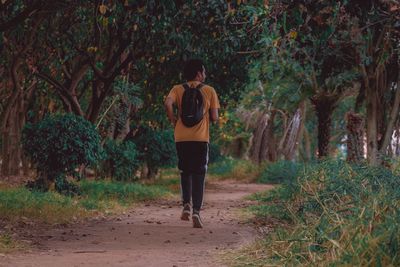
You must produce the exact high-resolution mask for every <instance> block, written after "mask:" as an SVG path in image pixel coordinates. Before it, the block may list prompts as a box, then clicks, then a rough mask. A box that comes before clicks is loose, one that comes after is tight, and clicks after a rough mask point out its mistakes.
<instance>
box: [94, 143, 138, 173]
mask: <svg viewBox="0 0 400 267" xmlns="http://www.w3.org/2000/svg"><path fill="white" fill-rule="evenodd" d="M104 152H105V154H106V156H105V158H104V162H103V163H102V164H101V167H100V168H101V173H102V174H101V175H102V176H107V175H109V176H110V177H111V178H114V179H116V180H118V181H127V180H132V179H135V178H137V177H136V171H137V170H138V168H139V160H138V157H139V153H138V150H137V148H136V145H135V144H134V143H133V142H131V141H125V142H118V141H116V140H111V139H107V140H106V142H105V144H104Z"/></svg>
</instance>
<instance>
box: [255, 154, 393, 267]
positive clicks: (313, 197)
mask: <svg viewBox="0 0 400 267" xmlns="http://www.w3.org/2000/svg"><path fill="white" fill-rule="evenodd" d="M399 188H400V177H399V176H397V175H395V174H393V173H392V172H391V171H390V170H388V169H384V168H372V167H368V166H363V165H358V166H355V165H349V164H346V163H345V162H335V161H327V162H322V163H320V164H314V165H311V166H310V167H308V168H305V171H304V173H300V174H299V177H298V179H296V180H295V181H294V182H293V181H291V182H289V181H285V182H284V183H283V185H282V186H280V187H278V188H277V189H276V190H274V191H271V192H270V193H269V194H267V195H266V196H265V195H264V196H263V195H258V196H257V198H258V199H259V200H260V202H261V203H260V204H261V207H259V208H254V210H256V214H257V215H258V216H259V220H261V221H265V220H268V221H271V219H272V220H273V219H274V218H275V219H276V220H280V221H281V223H280V224H282V223H285V225H286V227H285V229H284V230H279V231H278V230H276V231H275V232H274V233H272V234H269V235H268V237H267V238H266V240H265V243H264V245H263V247H262V250H263V251H264V252H263V253H260V255H265V257H264V259H263V261H262V264H264V265H289V266H292V265H305V266H310V265H312V266H328V265H329V266H337V265H339V266H354V265H357V266H371V265H374V266H399V265H400V250H399V247H400V209H399V206H400V201H399V199H400V190H399ZM263 206H268V208H263ZM253 260H255V259H253Z"/></svg>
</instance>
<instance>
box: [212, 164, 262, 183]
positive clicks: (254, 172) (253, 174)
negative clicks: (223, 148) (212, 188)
mask: <svg viewBox="0 0 400 267" xmlns="http://www.w3.org/2000/svg"><path fill="white" fill-rule="evenodd" d="M261 169H262V167H260V166H259V165H257V164H254V163H252V162H251V161H248V160H240V159H233V158H224V159H223V160H221V161H217V162H215V163H212V164H210V166H209V169H208V174H209V176H210V177H212V178H214V179H221V180H224V179H234V180H240V181H247V182H251V181H255V180H256V178H257V177H258V176H259V174H260V170H261Z"/></svg>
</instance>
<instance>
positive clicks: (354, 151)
mask: <svg viewBox="0 0 400 267" xmlns="http://www.w3.org/2000/svg"><path fill="white" fill-rule="evenodd" d="M346 122H347V125H346V129H347V161H348V162H354V163H358V162H360V161H361V160H362V159H363V156H364V119H363V117H362V116H361V115H360V114H357V113H354V112H348V113H347V114H346Z"/></svg>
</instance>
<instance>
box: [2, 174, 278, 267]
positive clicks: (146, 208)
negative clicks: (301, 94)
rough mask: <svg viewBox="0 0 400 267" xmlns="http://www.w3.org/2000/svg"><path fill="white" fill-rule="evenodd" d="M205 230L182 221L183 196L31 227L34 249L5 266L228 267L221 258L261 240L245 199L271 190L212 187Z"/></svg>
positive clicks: (5, 259) (204, 216)
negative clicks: (62, 223) (111, 213)
mask: <svg viewBox="0 0 400 267" xmlns="http://www.w3.org/2000/svg"><path fill="white" fill-rule="evenodd" d="M207 188H209V189H208V190H206V193H205V200H204V204H203V210H202V212H201V215H202V219H203V222H204V228H202V229H196V228H193V227H192V223H191V221H189V222H188V221H181V220H180V219H179V217H180V213H181V207H180V205H179V199H178V198H179V196H177V197H176V198H175V199H170V200H159V201H153V202H146V203H142V204H140V205H137V206H135V207H133V208H132V209H131V210H129V211H128V212H125V214H122V215H121V216H118V217H113V218H108V219H106V220H104V219H103V220H92V221H87V222H85V223H82V224H78V225H70V226H64V227H62V226H58V227H55V228H54V227H53V228H47V229H46V228H40V227H38V228H37V229H28V230H27V233H30V236H29V237H28V238H29V239H30V241H31V242H33V244H34V245H33V246H32V247H33V248H32V249H31V250H30V251H27V252H23V253H22V252H19V253H12V254H8V255H0V266H40V267H45V266H57V267H58V266H146V267H150V266H157V267H159V266H171V267H172V266H224V263H223V262H222V261H221V260H220V254H221V253H222V252H224V251H226V250H229V249H235V248H238V247H240V246H243V245H245V244H248V243H250V242H252V241H254V239H255V238H256V237H257V230H256V229H255V227H253V226H252V225H250V224H249V223H246V222H245V221H244V219H243V218H241V216H240V214H241V213H240V212H239V210H240V209H241V208H244V207H246V206H248V205H251V204H252V202H251V201H250V200H246V199H244V197H245V196H247V195H249V194H251V193H255V192H257V191H262V190H267V189H269V188H271V187H270V186H267V185H259V184H245V183H238V182H233V181H223V182H213V183H212V184H210V185H207Z"/></svg>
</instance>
